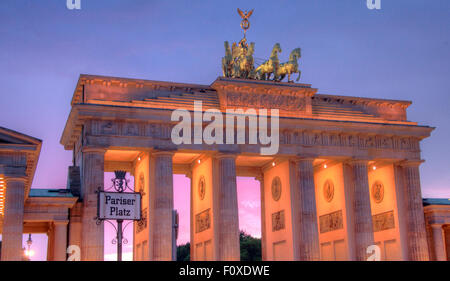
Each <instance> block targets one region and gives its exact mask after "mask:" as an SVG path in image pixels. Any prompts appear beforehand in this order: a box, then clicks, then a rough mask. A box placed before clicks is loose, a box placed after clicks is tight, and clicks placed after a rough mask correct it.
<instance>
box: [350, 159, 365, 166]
mask: <svg viewBox="0 0 450 281" xmlns="http://www.w3.org/2000/svg"><path fill="white" fill-rule="evenodd" d="M369 161H370V159H367V158H352V159H349V160H347V161H345V163H347V164H349V165H352V166H353V165H369Z"/></svg>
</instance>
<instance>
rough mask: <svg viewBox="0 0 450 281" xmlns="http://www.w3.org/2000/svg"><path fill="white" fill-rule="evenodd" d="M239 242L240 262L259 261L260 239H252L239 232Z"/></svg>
mask: <svg viewBox="0 0 450 281" xmlns="http://www.w3.org/2000/svg"><path fill="white" fill-rule="evenodd" d="M239 242H240V245H241V261H260V260H261V239H259V238H255V237H252V236H250V235H248V234H247V233H245V232H244V231H243V230H241V231H240V233H239Z"/></svg>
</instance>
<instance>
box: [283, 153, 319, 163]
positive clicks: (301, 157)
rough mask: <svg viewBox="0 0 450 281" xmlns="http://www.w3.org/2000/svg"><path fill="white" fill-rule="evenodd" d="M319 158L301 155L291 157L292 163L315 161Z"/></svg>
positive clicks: (313, 155)
mask: <svg viewBox="0 0 450 281" xmlns="http://www.w3.org/2000/svg"><path fill="white" fill-rule="evenodd" d="M318 157H319V156H318V155H317V154H300V155H295V156H292V157H289V159H290V160H291V161H294V162H299V161H314V160H315V159H317V158H318Z"/></svg>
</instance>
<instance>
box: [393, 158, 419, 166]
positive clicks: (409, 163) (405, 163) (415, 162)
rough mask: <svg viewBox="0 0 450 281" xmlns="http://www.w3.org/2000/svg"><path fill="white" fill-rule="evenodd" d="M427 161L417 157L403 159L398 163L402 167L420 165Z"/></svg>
mask: <svg viewBox="0 0 450 281" xmlns="http://www.w3.org/2000/svg"><path fill="white" fill-rule="evenodd" d="M423 162H425V160H421V159H415V160H408V159H407V160H404V161H401V162H400V163H399V164H398V165H399V166H402V167H419V166H420V164H422V163H423Z"/></svg>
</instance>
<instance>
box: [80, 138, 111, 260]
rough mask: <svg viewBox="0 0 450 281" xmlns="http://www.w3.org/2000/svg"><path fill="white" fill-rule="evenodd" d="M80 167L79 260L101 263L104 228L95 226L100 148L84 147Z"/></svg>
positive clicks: (101, 181)
mask: <svg viewBox="0 0 450 281" xmlns="http://www.w3.org/2000/svg"><path fill="white" fill-rule="evenodd" d="M82 152H83V154H82V155H83V159H82V167H81V169H82V170H81V171H82V172H81V184H82V185H81V199H82V201H83V209H82V212H81V213H82V214H81V222H82V227H81V228H82V234H81V260H82V261H103V259H104V252H103V248H104V237H103V236H104V226H103V223H100V224H97V222H96V220H95V219H94V218H96V217H97V198H98V195H97V193H96V191H97V190H98V188H100V189H103V188H104V165H105V164H104V162H105V161H104V155H105V152H106V150H105V149H102V148H91V147H84V148H83V150H82Z"/></svg>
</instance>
